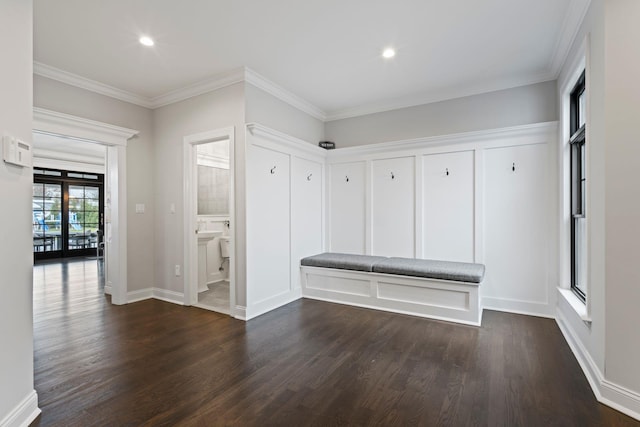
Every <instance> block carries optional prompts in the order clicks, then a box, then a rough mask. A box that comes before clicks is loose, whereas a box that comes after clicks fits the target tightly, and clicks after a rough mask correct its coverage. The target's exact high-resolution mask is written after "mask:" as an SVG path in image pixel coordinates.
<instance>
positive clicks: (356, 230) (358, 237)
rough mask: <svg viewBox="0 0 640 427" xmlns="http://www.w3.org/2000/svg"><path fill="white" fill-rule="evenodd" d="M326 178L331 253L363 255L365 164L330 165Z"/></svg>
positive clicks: (364, 242)
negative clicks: (329, 193) (327, 180)
mask: <svg viewBox="0 0 640 427" xmlns="http://www.w3.org/2000/svg"><path fill="white" fill-rule="evenodd" d="M329 175H330V178H329V180H330V184H329V187H330V192H331V195H330V202H329V205H330V208H329V223H330V230H331V231H330V242H331V243H330V250H331V251H332V252H343V253H353V254H362V253H365V250H366V241H365V229H366V227H365V223H366V192H365V189H366V182H365V179H366V174H365V162H352V163H337V164H332V165H331V167H330V173H329Z"/></svg>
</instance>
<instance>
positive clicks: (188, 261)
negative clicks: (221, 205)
mask: <svg viewBox="0 0 640 427" xmlns="http://www.w3.org/2000/svg"><path fill="white" fill-rule="evenodd" d="M225 139H228V140H229V220H230V227H229V236H230V238H231V239H230V240H231V241H230V247H229V251H230V252H231V257H230V259H229V285H230V286H229V299H230V301H229V315H230V316H231V317H235V311H236V310H235V307H236V259H237V256H236V250H235V248H236V236H235V229H236V221H235V218H236V216H235V170H236V168H235V128H234V127H233V126H230V127H227V128H222V129H215V130H211V131H207V132H202V133H197V134H194V135H188V136H185V137H184V147H183V150H184V151H183V153H184V156H183V159H184V168H183V170H184V180H183V182H184V198H183V201H184V210H183V212H184V304H185V305H195V304H197V303H198V291H197V287H198V238H197V235H196V230H197V228H198V227H197V224H196V216H197V214H198V196H197V185H198V175H197V174H198V169H197V168H196V167H195V166H196V154H197V153H196V151H197V150H196V146H197V145H200V144H206V143H208V142H215V141H222V140H225Z"/></svg>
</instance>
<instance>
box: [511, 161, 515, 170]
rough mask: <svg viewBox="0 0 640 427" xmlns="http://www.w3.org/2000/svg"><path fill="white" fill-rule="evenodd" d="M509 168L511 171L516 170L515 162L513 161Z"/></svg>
mask: <svg viewBox="0 0 640 427" xmlns="http://www.w3.org/2000/svg"><path fill="white" fill-rule="evenodd" d="M511 170H512V171H513V172H515V171H516V164H515V162H514V163H512V164H511Z"/></svg>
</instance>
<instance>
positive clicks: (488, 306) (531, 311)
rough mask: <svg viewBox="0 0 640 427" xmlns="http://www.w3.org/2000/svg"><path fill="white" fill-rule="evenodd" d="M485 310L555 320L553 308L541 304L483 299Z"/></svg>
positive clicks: (491, 298) (490, 298) (501, 299)
mask: <svg viewBox="0 0 640 427" xmlns="http://www.w3.org/2000/svg"><path fill="white" fill-rule="evenodd" d="M482 307H483V308H484V309H485V310H496V311H504V312H506V313H514V314H526V315H527V316H536V317H546V318H548V319H555V316H554V313H553V307H551V306H549V304H543V303H539V302H528V301H518V300H511V299H503V298H493V297H482Z"/></svg>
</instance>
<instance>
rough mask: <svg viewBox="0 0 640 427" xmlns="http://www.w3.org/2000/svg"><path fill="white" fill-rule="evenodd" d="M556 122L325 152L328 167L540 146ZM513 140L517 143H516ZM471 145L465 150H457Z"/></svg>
mask: <svg viewBox="0 0 640 427" xmlns="http://www.w3.org/2000/svg"><path fill="white" fill-rule="evenodd" d="M557 129H558V122H557V121H552V122H544V123H534V124H529V125H520V126H511V127H505V128H497V129H485V130H479V131H473V132H462V133H453V134H448V135H438V136H430V137H425V138H413V139H402V140H398V141H390V142H381V143H376V144H366V145H358V146H354V147H346V148H337V149H335V150H327V160H328V162H329V163H338V162H343V161H344V162H346V161H352V160H359V159H374V158H376V156H380V155H388V154H389V153H403V152H412V153H414V154H415V152H418V154H421V153H422V152H423V151H424V152H427V150H429V151H428V152H429V153H431V152H432V151H436V150H437V151H442V152H453V151H460V150H474V149H482V148H487V147H489V146H491V147H498V146H515V145H528V144H536V143H540V144H544V143H546V142H548V140H549V138H550V137H551V138H556V136H557ZM516 139H517V141H516ZM464 144H473V145H470V146H469V147H458V146H461V145H464Z"/></svg>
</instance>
